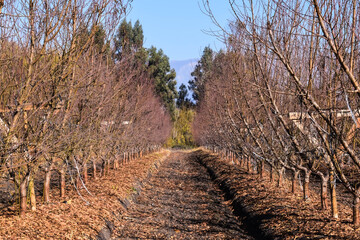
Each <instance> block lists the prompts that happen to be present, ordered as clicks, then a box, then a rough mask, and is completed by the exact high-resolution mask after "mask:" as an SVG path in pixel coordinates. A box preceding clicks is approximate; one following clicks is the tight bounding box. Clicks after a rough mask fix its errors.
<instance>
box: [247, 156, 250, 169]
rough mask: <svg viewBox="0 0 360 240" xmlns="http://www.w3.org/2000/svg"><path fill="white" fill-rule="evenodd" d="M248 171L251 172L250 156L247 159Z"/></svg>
mask: <svg viewBox="0 0 360 240" xmlns="http://www.w3.org/2000/svg"><path fill="white" fill-rule="evenodd" d="M247 171H248V172H249V173H251V160H250V157H248V159H247Z"/></svg>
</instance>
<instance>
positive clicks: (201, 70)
mask: <svg viewBox="0 0 360 240" xmlns="http://www.w3.org/2000/svg"><path fill="white" fill-rule="evenodd" d="M214 56H215V54H214V51H213V50H212V49H211V48H210V47H205V49H204V51H203V55H202V57H201V59H200V60H199V62H198V63H197V64H196V66H195V69H194V71H193V72H192V73H191V76H192V77H193V79H192V80H190V81H189V89H190V90H192V91H193V98H194V100H195V101H196V103H198V102H199V101H201V99H202V98H203V95H204V92H205V89H204V87H205V83H206V81H207V79H208V73H209V72H210V71H211V69H212V63H213V60H214Z"/></svg>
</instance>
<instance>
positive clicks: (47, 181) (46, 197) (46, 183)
mask: <svg viewBox="0 0 360 240" xmlns="http://www.w3.org/2000/svg"><path fill="white" fill-rule="evenodd" d="M50 180H51V168H50V167H49V168H48V169H46V170H45V180H44V192H43V196H44V202H49V201H50Z"/></svg>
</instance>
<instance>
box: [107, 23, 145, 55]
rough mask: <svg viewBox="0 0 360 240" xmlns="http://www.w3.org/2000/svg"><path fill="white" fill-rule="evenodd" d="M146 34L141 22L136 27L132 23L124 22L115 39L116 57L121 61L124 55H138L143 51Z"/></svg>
mask: <svg viewBox="0 0 360 240" xmlns="http://www.w3.org/2000/svg"><path fill="white" fill-rule="evenodd" d="M143 42H144V33H143V29H142V25H141V24H140V22H139V20H137V21H136V22H135V25H134V27H133V26H132V24H131V21H129V22H127V21H126V19H124V21H122V23H121V24H120V26H119V29H118V31H117V34H116V36H115V39H114V45H115V56H116V59H117V60H121V58H122V57H123V56H124V55H127V54H132V53H136V52H138V51H141V50H143Z"/></svg>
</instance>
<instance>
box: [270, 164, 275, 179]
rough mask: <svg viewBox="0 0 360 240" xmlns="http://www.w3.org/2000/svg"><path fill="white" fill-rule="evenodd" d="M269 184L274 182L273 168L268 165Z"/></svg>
mask: <svg viewBox="0 0 360 240" xmlns="http://www.w3.org/2000/svg"><path fill="white" fill-rule="evenodd" d="M270 182H271V183H273V182H274V167H273V166H272V165H270Z"/></svg>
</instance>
